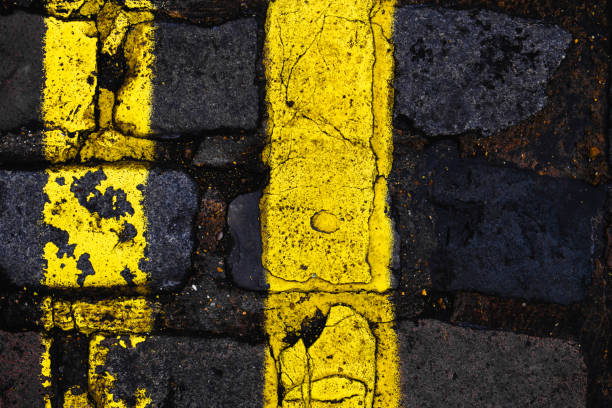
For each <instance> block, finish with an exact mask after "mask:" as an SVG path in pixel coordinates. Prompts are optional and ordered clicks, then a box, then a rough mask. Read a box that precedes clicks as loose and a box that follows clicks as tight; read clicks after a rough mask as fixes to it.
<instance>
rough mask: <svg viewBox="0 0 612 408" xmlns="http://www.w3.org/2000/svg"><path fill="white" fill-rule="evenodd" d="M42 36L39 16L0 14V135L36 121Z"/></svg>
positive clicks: (38, 113) (38, 107)
mask: <svg viewBox="0 0 612 408" xmlns="http://www.w3.org/2000/svg"><path fill="white" fill-rule="evenodd" d="M43 37H44V22H43V18H42V17H41V16H39V15H34V14H26V13H23V12H15V13H14V14H11V15H0V132H1V131H6V130H16V129H17V128H18V127H20V126H25V125H30V124H33V123H39V122H40V103H41V95H42V93H41V91H42V85H43V43H42V41H43ZM3 137H4V136H2V135H0V139H1V138H3Z"/></svg>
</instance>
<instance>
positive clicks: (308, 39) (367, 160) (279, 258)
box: [43, 0, 400, 408]
mask: <svg viewBox="0 0 612 408" xmlns="http://www.w3.org/2000/svg"><path fill="white" fill-rule="evenodd" d="M141 6H142V5H141ZM147 7H150V5H149V6H147ZM147 7H143V10H137V11H126V10H125V9H123V8H121V7H118V6H116V5H113V3H111V2H106V3H105V4H104V5H100V10H98V14H97V18H98V21H97V24H95V23H94V22H93V21H73V22H71V21H63V20H58V19H54V18H48V19H47V31H46V37H45V61H44V67H45V73H46V82H45V90H44V102H43V120H44V122H45V125H46V128H47V129H48V130H47V133H46V139H45V146H46V154H47V157H48V158H49V160H51V161H63V160H66V159H67V158H71V157H74V155H75V154H76V153H75V146H76V145H77V142H78V137H79V134H82V133H83V132H92V131H93V130H94V129H96V128H97V129H99V130H100V131H99V132H98V133H96V134H94V135H91V136H90V137H89V140H90V141H91V142H89V141H88V143H90V144H89V145H86V146H85V147H84V148H83V149H81V158H84V159H87V158H103V159H106V160H117V159H120V158H126V157H128V158H129V157H136V158H145V159H149V160H150V159H151V158H152V157H154V152H153V149H154V145H152V144H147V142H149V141H147V140H146V139H137V138H136V139H134V138H133V137H132V136H136V137H143V136H146V135H147V134H149V133H150V129H149V124H150V113H151V93H152V85H151V78H152V74H151V67H152V65H153V63H154V56H153V54H152V49H153V41H154V29H153V26H152V23H151V20H152V16H150V14H147V13H148V11H146V8H147ZM393 13H394V2H393V1H392V0H309V1H308V2H305V1H303V0H276V1H274V2H270V4H269V7H268V15H267V21H266V43H265V47H266V49H265V66H266V77H267V96H266V102H267V107H268V129H267V137H268V140H267V144H266V148H265V150H264V152H263V153H262V158H263V160H264V161H265V163H266V164H267V165H268V166H269V168H270V183H269V185H268V186H267V188H266V190H265V191H264V195H263V198H262V201H261V203H260V210H261V220H262V241H263V248H264V252H263V257H262V262H263V265H264V268H265V270H266V277H267V282H268V283H269V291H270V293H269V296H268V299H267V301H266V324H265V329H266V331H267V334H268V337H269V344H268V352H267V353H266V365H265V367H266V368H265V373H264V377H265V386H264V405H265V406H266V407H281V406H282V407H291V408H293V407H296V408H297V407H303V408H306V407H313V408H314V407H328V406H342V407H396V406H398V405H399V400H400V397H399V374H398V361H397V344H396V336H395V332H394V329H393V325H394V323H393V321H394V313H393V305H392V304H391V302H390V300H389V297H388V296H389V291H390V289H391V281H392V278H391V272H390V262H391V258H392V248H393V233H392V225H391V220H390V218H389V207H388V203H387V176H388V174H389V172H390V170H391V163H392V130H391V109H392V100H393V93H392V87H391V82H392V76H393V44H392V41H391V38H392V28H393ZM134 24H135V25H134ZM96 27H97V28H96ZM130 27H132V28H130ZM97 30H99V33H98V32H97ZM98 41H100V42H101V43H100V44H98ZM124 41H125V47H124V48H123V50H124V51H123V52H125V53H126V60H127V63H128V71H129V73H130V74H129V75H128V77H127V80H126V84H125V85H124V87H122V89H121V90H120V91H119V92H118V93H114V92H111V91H110V90H105V89H103V88H100V89H99V91H98V92H97V93H96V92H95V89H96V86H97V85H96V81H97V79H96V75H95V72H96V70H97V67H96V60H97V52H98V49H100V50H101V52H106V53H113V52H118V51H117V50H119V49H120V48H121V47H118V44H119V43H123V42H124ZM194 52H197V50H194ZM95 106H97V110H96V108H95ZM96 111H97V114H96V113H95V112H96ZM96 120H97V123H96ZM133 139H134V140H135V141H134V142H132V141H131V140H133ZM129 170H130V175H129V177H122V175H121V174H114V173H112V170H109V172H108V174H109V178H108V182H107V184H108V186H106V185H104V186H102V188H104V187H110V186H114V185H119V186H120V187H121V188H122V189H123V190H125V191H128V192H129V193H130V194H132V195H133V196H134V200H132V201H134V202H138V201H139V200H140V199H141V198H140V197H138V194H139V190H138V189H137V188H136V187H137V186H138V185H141V184H142V182H143V181H142V180H141V178H142V177H144V178H146V171H147V170H146V167H138V166H135V167H134V168H132V169H129ZM86 171H87V170H86V168H81V167H70V168H55V169H51V170H49V171H48V173H49V182H48V184H47V187H46V188H45V192H46V193H47V195H48V196H49V197H50V204H49V205H48V206H46V207H45V214H44V217H45V222H47V223H49V224H51V225H53V226H55V227H57V228H60V229H64V230H68V231H70V236H71V237H75V239H77V238H78V245H77V249H76V251H77V255H78V254H79V251H81V253H89V254H91V256H90V262H92V263H95V264H96V269H98V268H99V269H100V270H104V271H105V272H104V273H102V274H100V275H99V276H97V277H96V278H95V279H94V278H87V279H90V281H89V282H90V283H91V284H92V285H97V286H105V285H109V286H110V285H113V284H115V283H117V282H116V280H117V279H119V278H118V273H119V272H120V271H118V268H119V264H117V265H115V261H113V259H110V258H109V256H108V253H109V250H110V249H109V248H108V246H109V245H111V244H112V242H111V241H109V242H106V241H105V238H104V236H105V234H107V233H110V232H111V231H113V230H114V231H116V230H117V228H121V225H115V224H114V221H115V220H112V219H111V220H104V221H105V223H102V224H99V225H97V226H96V228H94V230H87V229H85V230H83V229H82V225H84V224H87V223H88V222H91V220H89V219H88V218H87V217H88V216H90V215H88V214H80V213H79V212H78V211H77V210H76V208H78V205H77V204H78V203H75V202H74V200H75V198H74V194H72V192H71V191H70V188H69V186H64V185H62V184H61V182H59V183H58V179H60V180H62V179H65V178H67V177H82V176H83V175H84V174H81V173H85V172H86ZM117 183H119V184H117ZM75 217H76V218H75ZM131 217H132V218H131V219H130V220H129V222H130V223H131V224H133V223H138V222H140V221H139V220H140V219H141V218H142V217H143V216H142V214H141V210H139V209H136V210H135V212H134V213H133V214H132V215H131ZM75 219H78V220H79V222H78V223H75V222H74V220H75ZM121 221H122V222H123V221H125V220H123V219H122V220H121ZM117 224H119V221H117ZM144 228H145V226H144V224H143V225H142V230H143V231H144ZM137 230H138V231H140V229H138V228H137ZM141 238H142V239H141V240H140V241H138V242H140V244H139V245H135V246H134V248H133V250H132V252H126V253H121V254H119V255H120V257H121V260H122V262H121V264H124V263H125V262H127V261H129V260H130V259H132V257H133V261H134V262H132V263H133V264H134V265H133V268H134V270H133V271H132V272H133V273H134V274H135V280H137V281H138V283H142V282H144V280H145V279H146V276H144V275H143V274H142V276H141V274H139V272H138V265H137V260H138V259H140V257H142V251H143V248H144V245H145V242H144V237H141ZM57 254H58V248H56V247H53V244H52V243H49V244H47V246H46V247H45V257H46V258H47V259H48V265H49V266H48V270H47V271H46V278H45V279H46V281H45V282H46V283H47V284H48V285H50V286H61V287H71V286H77V285H76V280H75V276H76V275H77V272H78V271H77V268H76V265H73V264H72V263H70V262H65V261H66V260H65V259H63V258H58V256H57ZM75 258H78V257H75ZM130 262H131V261H130ZM73 263H74V262H73ZM98 340H99V339H98ZM94 343H95V342H94ZM98 343H99V341H98ZM100 353H101V354H100ZM102 354H103V353H102V352H100V350H98V349H97V348H96V347H95V344H94V346H93V347H92V356H97V357H95V359H94V360H95V361H94V360H92V361H91V363H92V365H93V366H97V365H100V364H102V362H103V361H102V360H103V358H102V360H100V359H101V357H100V355H102ZM45 370H46V368H45ZM45 372H46V371H45ZM95 386H96V385H93V386H92V385H91V384H90V388H95ZM142 392H143V398H142V401H146V398H145V396H144V395H145V394H144V393H145V391H144V390H143V391H142ZM110 397H111V400H112V395H111V396H110ZM121 404H122V403H121ZM118 406H122V405H118Z"/></svg>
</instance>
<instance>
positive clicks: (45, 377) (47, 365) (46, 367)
mask: <svg viewBox="0 0 612 408" xmlns="http://www.w3.org/2000/svg"><path fill="white" fill-rule="evenodd" d="M40 341H41V343H42V345H43V348H44V350H43V352H42V355H41V356H40V381H41V383H42V386H43V389H44V390H45V395H44V403H45V407H51V398H52V396H53V390H52V388H51V386H52V385H53V384H52V380H53V377H52V376H51V345H52V343H53V342H52V340H51V338H50V337H47V336H44V335H41V336H40Z"/></svg>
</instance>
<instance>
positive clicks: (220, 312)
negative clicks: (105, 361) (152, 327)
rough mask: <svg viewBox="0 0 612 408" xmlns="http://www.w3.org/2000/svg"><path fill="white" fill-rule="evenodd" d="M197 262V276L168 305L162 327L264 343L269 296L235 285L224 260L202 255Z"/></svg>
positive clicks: (162, 319) (161, 321) (162, 317)
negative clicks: (266, 306) (266, 303)
mask: <svg viewBox="0 0 612 408" xmlns="http://www.w3.org/2000/svg"><path fill="white" fill-rule="evenodd" d="M196 262H197V271H196V273H195V274H194V275H193V276H191V277H190V279H189V280H188V281H187V284H186V285H185V287H184V288H183V290H181V291H180V292H179V293H178V294H176V295H173V296H172V297H171V299H170V300H169V301H168V303H167V304H166V305H165V307H164V313H163V315H162V316H161V320H160V325H161V327H163V328H166V329H170V330H173V331H179V330H180V331H187V332H192V333H213V334H215V335H225V336H232V337H237V338H244V339H247V340H248V341H255V340H260V341H262V340H263V334H264V329H263V320H264V317H263V307H264V301H265V297H266V296H265V294H264V293H259V292H249V291H245V290H241V289H239V288H236V287H235V286H234V285H232V283H231V282H229V280H228V277H227V276H226V266H225V263H224V261H223V258H221V257H218V256H214V255H206V256H202V255H200V256H199V257H198V259H197V261H196Z"/></svg>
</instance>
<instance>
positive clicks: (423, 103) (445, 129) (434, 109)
mask: <svg viewBox="0 0 612 408" xmlns="http://www.w3.org/2000/svg"><path fill="white" fill-rule="evenodd" d="M394 40H395V55H396V61H397V68H396V72H397V76H396V78H395V89H396V105H395V116H396V119H398V120H400V121H401V120H402V119H408V120H409V121H411V122H413V123H414V124H415V125H416V126H417V127H418V128H420V129H423V130H424V131H425V132H426V133H428V134H430V135H450V134H459V133H463V132H465V131H468V130H480V131H482V133H483V134H492V133H495V132H496V131H498V130H500V129H503V128H505V127H508V126H510V125H513V124H515V123H517V122H518V121H520V120H522V119H525V118H527V117H528V116H530V115H531V114H533V113H535V112H537V111H539V110H540V109H542V107H543V106H544V104H545V103H546V94H545V90H546V84H547V82H548V80H549V79H550V77H551V76H552V74H553V72H554V71H555V69H556V68H557V67H558V66H559V64H560V63H561V61H562V60H563V58H564V56H565V51H566V48H567V47H568V45H569V42H570V40H571V35H570V34H569V33H567V32H565V31H564V30H562V29H561V28H558V27H551V26H546V25H544V24H543V23H539V22H536V21H533V20H526V19H520V18H512V17H509V16H506V15H503V14H499V13H494V12H490V11H485V10H483V11H476V10H473V11H467V10H450V9H442V8H440V9H434V8H429V7H416V6H415V7H403V8H400V9H398V10H397V12H396V24H395V31H394Z"/></svg>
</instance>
